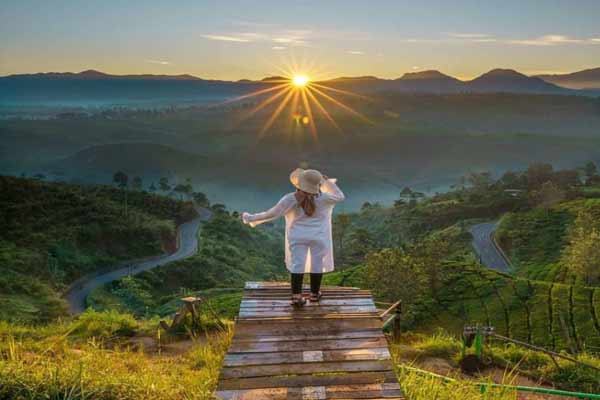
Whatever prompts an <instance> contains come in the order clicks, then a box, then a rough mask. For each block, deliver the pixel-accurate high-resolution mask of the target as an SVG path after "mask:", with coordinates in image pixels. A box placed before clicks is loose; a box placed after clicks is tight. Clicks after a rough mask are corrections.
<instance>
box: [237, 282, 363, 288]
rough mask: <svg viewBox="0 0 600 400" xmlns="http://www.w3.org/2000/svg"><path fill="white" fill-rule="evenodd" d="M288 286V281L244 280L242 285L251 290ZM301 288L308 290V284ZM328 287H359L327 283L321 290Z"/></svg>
mask: <svg viewBox="0 0 600 400" xmlns="http://www.w3.org/2000/svg"><path fill="white" fill-rule="evenodd" d="M290 287H291V286H290V284H289V283H288V282H269V281H263V282H246V284H245V285H244V289H251V290H260V289H267V290H275V289H281V288H285V289H290ZM302 288H303V289H306V290H310V285H302ZM330 289H335V290H360V288H357V287H351V286H329V285H323V286H321V290H330Z"/></svg>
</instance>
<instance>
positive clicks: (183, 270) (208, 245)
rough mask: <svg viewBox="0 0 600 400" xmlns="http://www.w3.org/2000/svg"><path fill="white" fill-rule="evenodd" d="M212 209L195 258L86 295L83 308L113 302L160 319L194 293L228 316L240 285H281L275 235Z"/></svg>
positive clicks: (278, 235)
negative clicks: (270, 282)
mask: <svg viewBox="0 0 600 400" xmlns="http://www.w3.org/2000/svg"><path fill="white" fill-rule="evenodd" d="M213 210H214V212H213V216H212V218H211V219H210V220H209V221H208V222H206V223H205V224H204V225H203V228H202V229H201V231H200V233H199V237H198V239H199V243H200V247H199V250H198V253H197V254H196V255H194V256H192V257H189V258H186V259H184V260H180V261H176V262H173V263H170V264H168V265H164V266H160V267H158V268H155V269H153V270H151V271H146V272H143V273H141V274H139V275H135V276H134V277H131V278H126V279H121V280H119V281H115V282H112V283H110V284H107V285H106V286H105V287H104V288H100V289H98V290H96V292H95V293H93V294H92V296H91V297H90V298H89V305H90V306H92V307H94V308H96V309H100V310H103V309H106V308H107V307H109V308H110V306H108V305H109V304H116V303H117V304H119V305H120V308H119V309H120V310H121V311H128V312H132V313H135V314H137V315H148V314H149V315H155V314H158V315H161V316H162V315H167V314H170V313H172V312H174V311H175V310H176V308H177V307H178V306H179V298H180V297H182V294H192V293H196V294H198V295H202V296H203V297H208V298H213V302H215V303H216V305H215V306H216V307H217V309H218V310H219V311H222V312H223V313H225V315H226V316H227V317H233V316H234V315H235V314H237V308H238V303H239V300H240V298H241V297H240V293H241V288H243V286H244V283H245V282H246V281H255V280H287V274H286V273H285V267H284V264H283V237H282V235H281V233H280V232H279V231H278V230H274V229H270V228H268V227H267V228H266V229H264V228H263V229H253V228H250V227H248V226H246V225H244V224H243V223H242V222H241V219H240V218H239V217H238V216H237V214H236V213H229V212H227V211H226V210H224V209H221V208H219V207H218V206H217V207H213ZM219 289H223V290H219ZM223 305H226V306H224V307H223Z"/></svg>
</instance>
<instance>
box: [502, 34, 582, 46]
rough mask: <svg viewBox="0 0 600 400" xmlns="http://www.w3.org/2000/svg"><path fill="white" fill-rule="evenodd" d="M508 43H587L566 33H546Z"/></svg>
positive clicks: (551, 44) (538, 44)
mask: <svg viewBox="0 0 600 400" xmlns="http://www.w3.org/2000/svg"><path fill="white" fill-rule="evenodd" d="M508 43H509V44H516V45H524V46H556V45H561V44H577V43H585V40H582V39H573V38H570V37H568V36H564V35H544V36H540V37H538V38H535V39H517V40H509V41H508Z"/></svg>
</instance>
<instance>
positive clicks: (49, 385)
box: [0, 316, 232, 400]
mask: <svg viewBox="0 0 600 400" xmlns="http://www.w3.org/2000/svg"><path fill="white" fill-rule="evenodd" d="M90 318H91V317H89V316H88V318H87V320H85V318H84V320H85V322H86V323H87V322H89V319H90ZM124 318H125V319H126V318H127V317H124ZM110 319H112V320H113V321H114V320H115V319H116V317H115V316H112V317H111V318H110ZM86 323H83V322H82V323H78V322H75V323H73V324H63V325H62V326H60V327H59V325H56V326H55V327H54V328H53V330H52V332H53V334H52V335H50V336H47V337H44V338H39V337H37V338H36V337H34V336H35V335H33V334H30V333H29V330H28V329H26V328H22V327H21V328H19V329H14V330H12V331H11V332H10V333H7V330H5V331H4V334H2V332H0V399H70V400H71V399H72V400H83V399H132V400H138V399H139V400H142V399H169V400H170V399H211V393H212V391H213V390H214V388H215V386H216V383H217V380H218V376H219V370H220V367H221V362H222V359H223V355H224V354H225V352H226V349H227V348H228V346H229V343H230V340H231V336H232V334H231V331H230V330H228V329H227V330H223V331H221V332H218V333H215V334H212V335H210V336H207V338H206V340H205V341H198V342H196V343H195V344H194V345H193V346H192V348H191V349H190V350H189V351H187V352H185V353H183V354H180V355H172V356H160V357H159V356H155V355H149V354H145V353H143V352H142V351H133V350H131V349H130V348H128V347H125V346H120V347H119V346H113V347H111V348H105V347H103V346H102V345H101V344H102V343H103V342H102V339H98V338H96V337H94V336H91V337H89V336H87V334H83V335H80V333H77V334H76V332H78V331H79V330H80V329H82V328H81V327H82V325H83V326H88V325H89V324H86ZM98 325H101V323H100V322H98V318H95V319H94V322H93V324H92V326H93V327H94V328H93V329H92V331H97V327H98ZM109 325H110V324H109ZM113 328H114V325H113ZM87 332H88V333H89V332H90V331H87ZM99 332H101V333H103V334H104V333H105V332H106V330H105V329H100V330H99ZM74 335H76V336H75V340H74ZM86 337H87V339H85V341H83V342H82V340H84V338H86Z"/></svg>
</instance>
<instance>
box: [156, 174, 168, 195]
mask: <svg viewBox="0 0 600 400" xmlns="http://www.w3.org/2000/svg"><path fill="white" fill-rule="evenodd" d="M158 186H159V187H160V190H161V191H163V192H165V193H167V192H169V191H170V190H171V185H170V184H169V178H167V177H162V178H160V180H159V181H158Z"/></svg>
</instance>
